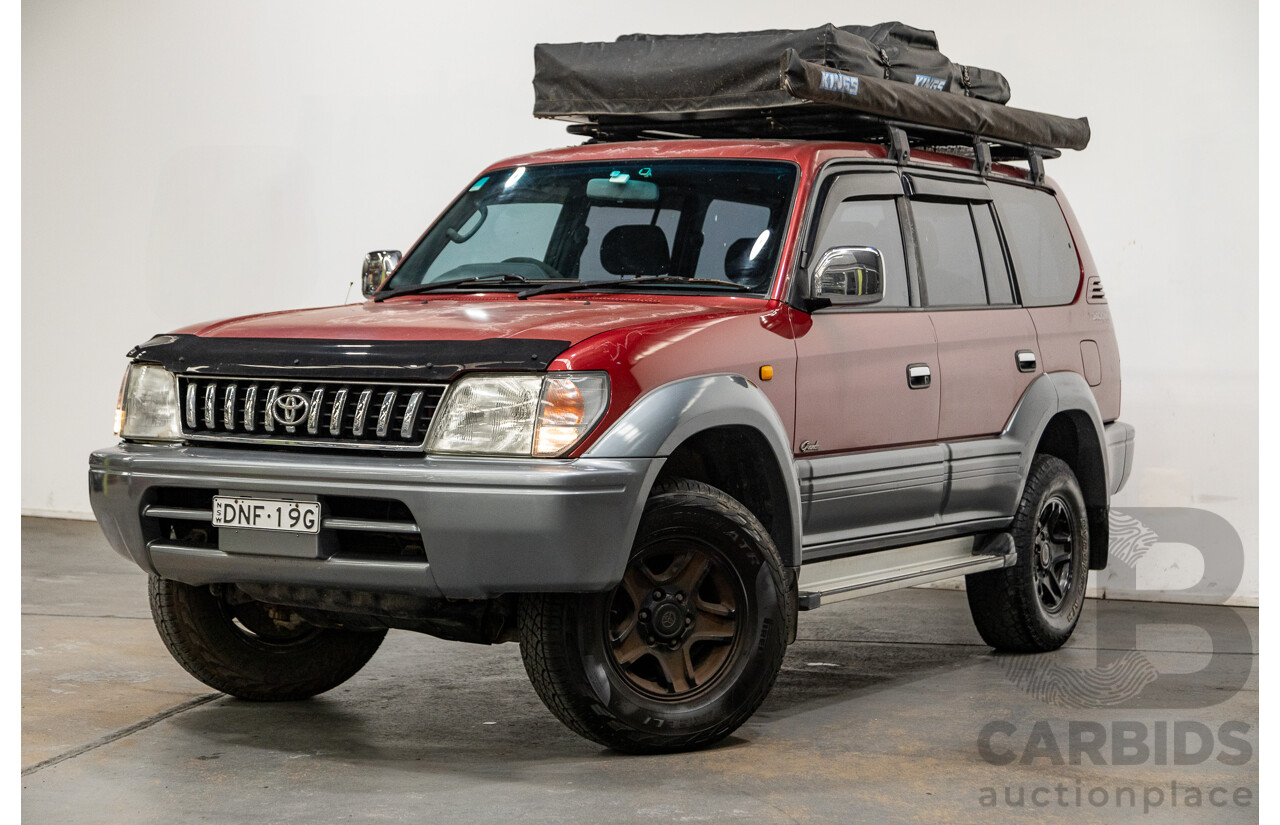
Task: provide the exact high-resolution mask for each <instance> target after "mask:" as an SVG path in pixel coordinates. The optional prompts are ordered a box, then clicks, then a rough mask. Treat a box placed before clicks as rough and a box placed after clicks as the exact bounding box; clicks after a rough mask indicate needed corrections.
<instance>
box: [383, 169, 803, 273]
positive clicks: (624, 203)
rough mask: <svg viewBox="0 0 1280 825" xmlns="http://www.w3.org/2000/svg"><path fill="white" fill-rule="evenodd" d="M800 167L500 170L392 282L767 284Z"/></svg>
mask: <svg viewBox="0 0 1280 825" xmlns="http://www.w3.org/2000/svg"><path fill="white" fill-rule="evenodd" d="M795 178H796V167H795V166H794V165H792V164H789V163H778V162H767V161H739V160H667V161H626V162H621V163H613V164H603V163H567V164H556V165H545V166H520V167H517V168H514V169H502V170H498V171H495V172H491V173H489V174H488V175H486V176H484V177H482V178H479V179H478V180H476V181H475V182H474V183H473V184H472V185H471V187H470V189H468V190H467V191H466V192H465V193H464V194H463V195H462V197H461V198H459V199H458V200H457V201H456V202H455V203H454V204H453V206H452V207H450V208H449V211H448V212H446V213H445V214H444V215H443V216H442V217H441V218H440V220H439V221H437V222H436V223H435V225H434V226H432V227H431V229H430V230H429V231H428V232H427V234H426V235H424V236H423V238H422V240H421V241H420V242H419V243H418V245H417V246H416V247H414V248H413V250H411V251H410V253H409V255H408V256H407V257H406V258H405V260H404V261H403V262H402V263H401V264H400V266H399V267H398V268H397V269H396V271H395V274H394V275H393V276H392V277H391V279H390V280H389V281H388V282H387V284H386V285H385V286H384V290H399V289H407V288H412V287H415V286H419V285H423V284H431V283H436V282H441V281H458V280H461V279H466V278H480V279H492V280H489V281H488V282H487V283H485V284H484V288H486V289H491V288H493V286H494V285H506V286H507V287H508V288H512V287H518V286H519V283H520V282H522V281H528V282H536V283H538V284H542V283H551V284H556V283H565V284H571V283H574V282H578V281H582V282H590V283H599V284H601V286H602V288H605V287H607V286H608V285H609V283H610V282H613V283H617V282H618V281H620V280H623V279H626V280H631V279H636V278H654V279H656V281H655V282H654V283H646V284H645V286H644V288H645V289H654V290H663V289H686V290H687V289H716V288H717V286H716V284H715V282H716V281H720V282H722V283H721V284H720V286H719V288H725V287H729V288H733V289H734V290H735V291H744V288H746V289H747V290H749V291H751V292H758V293H764V292H766V291H767V290H768V288H769V284H770V282H771V280H772V278H773V273H774V269H775V268H776V263H777V260H778V250H779V247H780V246H781V241H782V236H783V234H784V231H785V228H786V220H787V215H788V213H789V207H790V204H791V198H792V193H793V191H794V189H795ZM498 276H515V277H509V278H506V279H502V278H499V277H498ZM678 278H686V279H703V280H700V281H698V280H691V281H689V282H687V283H683V282H680V281H677V280H676V279H678ZM512 282H514V283H512ZM725 282H727V283H725ZM459 288H470V287H466V286H460V287H459Z"/></svg>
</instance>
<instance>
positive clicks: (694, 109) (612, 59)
mask: <svg viewBox="0 0 1280 825" xmlns="http://www.w3.org/2000/svg"><path fill="white" fill-rule="evenodd" d="M533 84H534V93H535V103H534V115H535V116H537V117H547V118H558V119H562V120H570V121H577V122H588V123H606V122H615V121H627V122H635V121H637V120H641V121H658V122H673V121H674V122H682V121H683V122H688V121H690V120H697V121H703V120H708V119H715V118H731V117H738V118H741V117H744V116H745V117H748V118H749V117H751V116H752V115H758V114H759V113H760V110H769V111H770V112H772V113H785V112H789V111H808V110H818V109H822V110H824V111H831V110H833V109H834V110H835V111H837V112H839V111H846V112H848V111H854V112H858V113H860V114H862V115H866V116H872V117H879V118H886V119H893V120H898V121H902V122H905V123H911V124H919V125H923V126H933V127H936V128H939V129H948V130H957V131H963V132H965V133H967V134H971V135H974V136H981V137H985V138H988V139H992V140H1000V141H1006V142H1013V143H1020V144H1027V145H1033V146H1040V147H1052V148H1070V149H1083V148H1084V147H1085V145H1087V144H1088V142H1089V125H1088V121H1087V120H1085V119H1083V118H1080V119H1069V118H1061V117H1056V116H1053V115H1044V114H1040V113H1037V112H1030V111H1027V110H1023V109H1015V108H1011V107H1007V106H1004V105H1003V104H1004V103H1005V102H1006V101H1007V100H1008V99H1009V85H1008V83H1007V82H1006V81H1005V79H1004V77H1003V76H1002V75H1000V74H999V73H998V72H994V71H990V70H987V69H979V68H976V67H972V66H961V65H959V64H955V63H953V62H952V61H950V60H949V59H948V58H947V57H946V56H945V55H943V54H942V53H941V52H940V51H938V49H937V39H936V38H935V37H934V35H933V33H932V32H929V31H925V30H922V29H915V28H912V27H910V26H906V25H903V24H902V23H881V24H879V25H876V26H843V27H837V26H833V25H830V24H828V25H825V26H821V27H818V28H815V29H805V30H800V31H790V30H771V31H758V32H739V33H727V34H692V35H651V34H632V35H624V36H622V37H619V38H618V39H617V40H616V41H614V42H601V43H563V44H545V43H544V44H538V45H537V46H536V47H535V49H534V81H533Z"/></svg>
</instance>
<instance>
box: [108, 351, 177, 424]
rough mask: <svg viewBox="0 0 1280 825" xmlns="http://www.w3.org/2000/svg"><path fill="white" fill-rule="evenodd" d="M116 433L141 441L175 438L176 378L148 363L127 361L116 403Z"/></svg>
mask: <svg viewBox="0 0 1280 825" xmlns="http://www.w3.org/2000/svg"><path fill="white" fill-rule="evenodd" d="M116 435H118V436H120V437H121V438H134V439H138V440H142V441H178V440H181V438H182V425H181V424H180V423H179V416H178V379H177V377H176V376H174V374H173V373H171V372H169V371H168V370H166V369H164V368H162V367H157V366H152V365H150V364H130V365H129V369H128V370H126V371H125V374H124V381H123V382H122V383H121V384H120V399H119V400H118V401H117V402H116Z"/></svg>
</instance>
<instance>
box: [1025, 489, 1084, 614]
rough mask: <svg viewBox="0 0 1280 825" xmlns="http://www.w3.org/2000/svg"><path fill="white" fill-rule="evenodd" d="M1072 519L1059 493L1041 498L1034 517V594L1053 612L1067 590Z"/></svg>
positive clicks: (1073, 533)
mask: <svg viewBox="0 0 1280 825" xmlns="http://www.w3.org/2000/svg"><path fill="white" fill-rule="evenodd" d="M1074 535H1075V520H1074V519H1073V518H1072V515H1071V509H1070V508H1069V507H1068V506H1067V502H1066V500H1065V499H1064V498H1063V497H1062V496H1061V495H1055V496H1053V497H1052V498H1050V499H1048V500H1047V501H1045V503H1044V506H1043V507H1041V508H1040V515H1039V516H1038V517H1037V518H1036V528H1035V543H1034V545H1033V551H1032V553H1033V556H1032V559H1033V565H1034V569H1035V582H1036V595H1037V596H1038V597H1039V599H1040V604H1042V605H1044V609H1045V610H1046V611H1048V612H1049V613H1057V612H1059V611H1060V610H1062V607H1063V605H1064V604H1065V603H1066V599H1067V593H1069V592H1070V591H1071V578H1072V575H1073V571H1072V567H1073V565H1072V564H1071V559H1072V555H1073V551H1074V549H1075V547H1074V539H1073V537H1074Z"/></svg>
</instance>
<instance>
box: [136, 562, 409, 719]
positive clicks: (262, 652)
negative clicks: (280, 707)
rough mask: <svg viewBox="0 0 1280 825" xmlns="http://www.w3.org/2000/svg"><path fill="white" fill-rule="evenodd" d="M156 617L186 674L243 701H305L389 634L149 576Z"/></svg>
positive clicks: (336, 681)
mask: <svg viewBox="0 0 1280 825" xmlns="http://www.w3.org/2000/svg"><path fill="white" fill-rule="evenodd" d="M149 591H150V596H151V616H152V618H153V619H154V620H155V624H156V629H157V630H158V631H159V632H160V638H161V639H162V640H163V641H164V644H165V647H167V648H169V653H171V654H172V655H173V658H174V659H176V660H177V662H178V664H180V665H182V667H183V668H185V669H186V671H187V672H188V673H190V674H191V675H192V676H194V677H196V678H197V679H199V680H200V681H202V682H204V683H205V684H206V685H208V686H209V687H211V688H214V689H215V690H220V691H222V692H223V693H229V694H231V695H232V696H237V697H239V698H241V699H253V700H257V701H277V702H278V701H285V700H290V699H306V698H307V697H310V696H315V695H316V694H317V693H324V692H325V691H326V690H331V689H332V688H335V687H337V686H338V685H340V684H342V683H343V682H345V681H347V680H348V679H350V678H351V677H352V676H354V675H355V674H356V672H357V671H359V670H360V668H362V667H364V666H365V663H367V662H368V661H369V659H371V658H372V657H373V654H374V653H375V652H376V651H377V650H378V646H379V645H381V644H382V639H383V637H385V636H386V635H387V632H386V631H385V630H381V631H354V630H336V629H331V628H321V627H315V626H314V625H310V624H307V623H306V622H304V621H303V620H302V619H301V618H300V617H299V616H297V615H296V614H295V613H293V612H292V611H291V610H289V609H288V608H280V607H274V606H272V605H266V604H263V603H262V602H256V601H252V600H249V599H239V600H233V599H231V598H228V596H227V594H226V589H225V588H223V589H220V592H216V593H215V592H214V590H212V589H211V588H208V587H195V586H192V585H189V584H183V583H182V582H176V581H172V580H170V579H162V578H159V577H158V576H152V577H151V582H150V586H149Z"/></svg>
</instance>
